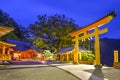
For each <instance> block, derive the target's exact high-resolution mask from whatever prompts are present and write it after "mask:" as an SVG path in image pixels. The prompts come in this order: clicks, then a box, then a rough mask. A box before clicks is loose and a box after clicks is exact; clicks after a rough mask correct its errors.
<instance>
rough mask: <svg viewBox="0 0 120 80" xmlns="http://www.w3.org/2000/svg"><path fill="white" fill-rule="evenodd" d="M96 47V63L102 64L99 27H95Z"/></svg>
mask: <svg viewBox="0 0 120 80" xmlns="http://www.w3.org/2000/svg"><path fill="white" fill-rule="evenodd" d="M94 49H95V59H96V62H95V65H100V64H101V62H100V43H99V34H98V27H95V44H94Z"/></svg>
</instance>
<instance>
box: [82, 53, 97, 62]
mask: <svg viewBox="0 0 120 80" xmlns="http://www.w3.org/2000/svg"><path fill="white" fill-rule="evenodd" d="M81 56H82V60H91V61H93V60H94V59H95V55H94V54H92V53H87V52H82V55H81Z"/></svg>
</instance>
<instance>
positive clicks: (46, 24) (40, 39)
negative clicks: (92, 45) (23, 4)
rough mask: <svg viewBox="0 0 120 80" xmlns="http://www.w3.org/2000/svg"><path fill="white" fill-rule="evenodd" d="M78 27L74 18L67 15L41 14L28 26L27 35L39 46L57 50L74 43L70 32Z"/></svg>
mask: <svg viewBox="0 0 120 80" xmlns="http://www.w3.org/2000/svg"><path fill="white" fill-rule="evenodd" d="M77 28H78V26H77V25H76V24H75V23H74V20H73V19H72V18H68V17H66V16H65V15H59V14H56V15H53V16H47V15H39V16H38V20H37V21H35V23H34V24H31V25H30V26H29V27H28V28H27V30H26V33H27V35H26V37H27V39H30V40H32V41H33V42H34V44H35V45H36V46H37V47H39V48H43V49H49V50H52V51H54V52H55V51H56V50H59V49H60V48H61V47H66V46H70V45H72V42H71V37H70V36H69V33H70V32H71V31H73V30H76V29H77Z"/></svg>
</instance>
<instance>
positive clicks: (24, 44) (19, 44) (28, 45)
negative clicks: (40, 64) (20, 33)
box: [6, 38, 42, 51]
mask: <svg viewBox="0 0 120 80" xmlns="http://www.w3.org/2000/svg"><path fill="white" fill-rule="evenodd" d="M6 41H7V42H8V43H11V44H16V47H13V48H14V50H19V51H25V50H28V49H34V50H36V51H41V50H42V49H39V48H37V47H36V46H35V45H33V43H32V42H30V41H25V40H19V39H11V38H7V40H6Z"/></svg>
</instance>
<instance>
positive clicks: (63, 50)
mask: <svg viewBox="0 0 120 80" xmlns="http://www.w3.org/2000/svg"><path fill="white" fill-rule="evenodd" d="M73 49H74V47H73V46H69V47H64V48H61V49H60V50H59V51H58V52H56V54H61V53H65V52H69V51H72V50H73ZM79 51H81V52H87V51H88V50H87V49H86V48H85V47H83V46H79Z"/></svg>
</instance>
